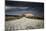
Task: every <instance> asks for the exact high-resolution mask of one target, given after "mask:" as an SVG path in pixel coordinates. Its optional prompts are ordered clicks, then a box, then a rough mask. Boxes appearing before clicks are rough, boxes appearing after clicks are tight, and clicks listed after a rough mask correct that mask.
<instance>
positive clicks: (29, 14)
mask: <svg viewBox="0 0 46 31" xmlns="http://www.w3.org/2000/svg"><path fill="white" fill-rule="evenodd" d="M24 15H25V16H26V17H28V16H33V14H31V13H27V14H24Z"/></svg>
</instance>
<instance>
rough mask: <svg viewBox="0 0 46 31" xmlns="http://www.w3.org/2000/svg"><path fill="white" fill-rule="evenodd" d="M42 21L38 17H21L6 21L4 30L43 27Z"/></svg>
mask: <svg viewBox="0 0 46 31" xmlns="http://www.w3.org/2000/svg"><path fill="white" fill-rule="evenodd" d="M43 25H44V21H43V20H39V19H29V18H25V17H23V18H21V19H14V20H11V21H6V25H5V26H6V30H7V31H12V30H27V29H39V28H43Z"/></svg>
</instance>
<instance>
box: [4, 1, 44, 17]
mask: <svg viewBox="0 0 46 31" xmlns="http://www.w3.org/2000/svg"><path fill="white" fill-rule="evenodd" d="M5 3H6V8H5V9H6V15H20V14H24V13H29V12H30V13H32V14H33V15H34V16H44V4H43V3H37V2H36V3H35V2H18V1H6V2H5Z"/></svg>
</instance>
